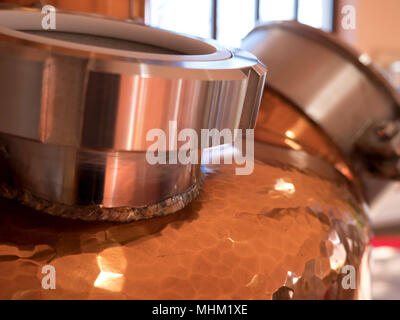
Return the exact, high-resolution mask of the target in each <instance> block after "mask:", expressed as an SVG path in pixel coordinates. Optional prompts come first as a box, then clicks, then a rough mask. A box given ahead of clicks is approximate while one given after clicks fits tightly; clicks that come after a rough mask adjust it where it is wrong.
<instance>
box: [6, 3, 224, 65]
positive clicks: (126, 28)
mask: <svg viewBox="0 0 400 320" xmlns="http://www.w3.org/2000/svg"><path fill="white" fill-rule="evenodd" d="M44 17H45V14H42V13H40V12H37V11H34V12H33V11H21V10H0V26H3V27H5V28H0V32H1V33H5V34H8V35H11V36H14V37H18V38H21V39H26V40H31V41H35V42H40V43H44V44H47V45H54V46H61V47H68V48H71V49H78V50H85V51H91V52H99V53H104V54H111V55H118V56H123V57H133V58H145V59H150V60H152V59H154V60H221V59H227V58H230V57H231V54H230V52H229V51H227V50H221V49H219V48H217V47H216V46H214V45H212V44H210V43H207V42H206V41H202V40H199V39H195V38H191V37H188V36H184V35H180V34H176V33H173V32H169V31H166V30H161V29H157V28H152V27H148V26H145V25H141V24H136V23H129V22H125V21H118V20H114V19H107V18H101V17H96V16H87V15H80V14H75V13H59V12H56V13H55V21H56V28H55V30H44V29H43V27H42V20H43V18H44ZM6 28H7V29H6ZM10 29H11V30H10Z"/></svg>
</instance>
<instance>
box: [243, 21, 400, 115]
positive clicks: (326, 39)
mask: <svg viewBox="0 0 400 320" xmlns="http://www.w3.org/2000/svg"><path fill="white" fill-rule="evenodd" d="M263 29H264V30H270V29H285V30H286V31H289V32H293V33H296V34H297V35H300V36H302V37H304V38H308V39H311V40H316V41H318V42H319V43H321V44H323V45H325V46H327V47H330V48H331V49H333V50H335V51H336V52H337V53H338V54H340V55H342V56H343V57H345V58H346V59H348V60H349V61H350V62H352V63H353V64H354V65H355V66H357V67H358V69H359V70H360V71H361V72H362V73H364V74H365V75H366V76H367V77H368V78H369V79H370V80H371V81H373V82H374V83H375V84H377V85H378V86H379V87H381V88H382V89H383V90H384V91H386V93H387V94H388V95H389V96H390V97H391V98H392V99H393V100H394V102H395V103H396V104H397V106H398V107H399V108H400V94H399V92H397V91H396V89H395V88H394V87H393V86H392V85H391V84H390V83H389V81H388V80H387V79H386V78H385V77H384V76H383V74H382V73H381V72H380V71H379V70H378V69H377V67H376V66H375V65H374V63H373V62H372V61H365V60H363V59H362V57H363V56H365V54H362V53H360V52H358V51H357V50H356V49H354V48H353V47H351V46H350V45H348V44H347V43H346V42H344V41H342V40H341V39H339V38H338V37H335V36H334V35H332V34H330V33H328V32H325V31H322V30H320V29H317V28H314V27H311V26H308V25H305V24H302V23H300V22H297V21H294V20H288V21H273V22H268V23H265V24H262V25H259V26H257V27H255V28H254V29H253V30H251V31H250V32H249V33H248V34H247V36H249V35H250V34H252V33H254V32H256V31H258V30H263ZM247 36H246V37H247ZM396 112H399V113H400V109H399V110H396Z"/></svg>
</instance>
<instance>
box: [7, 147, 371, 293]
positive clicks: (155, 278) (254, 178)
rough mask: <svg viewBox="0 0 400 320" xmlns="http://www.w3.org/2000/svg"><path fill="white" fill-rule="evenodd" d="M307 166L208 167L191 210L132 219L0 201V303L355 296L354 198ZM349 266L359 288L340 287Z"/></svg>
mask: <svg viewBox="0 0 400 320" xmlns="http://www.w3.org/2000/svg"><path fill="white" fill-rule="evenodd" d="M281 151H282V150H281ZM292 152H293V151H292ZM283 160H284V159H283ZM309 169H310V170H309V171H308V172H307V173H306V172H304V171H299V170H297V169H295V168H293V167H291V166H288V165H287V163H285V161H283V162H282V163H281V164H277V163H274V164H273V165H272V164H268V161H266V163H265V162H264V163H261V162H256V163H255V170H254V173H253V174H252V175H250V176H236V175H235V174H234V167H233V166H230V165H221V166H215V167H213V168H212V170H210V169H208V170H207V172H208V173H207V177H206V180H205V183H204V186H203V188H202V190H201V192H200V195H199V197H198V198H197V199H196V200H194V201H193V202H192V203H191V204H190V205H189V206H188V207H186V208H185V209H183V210H182V211H180V212H178V213H176V214H172V215H169V216H166V217H161V218H153V219H148V220H142V221H138V222H133V223H130V224H115V223H93V222H92V223H88V222H81V221H74V220H68V219H63V218H57V217H52V216H48V215H46V214H43V213H39V212H36V211H33V210H31V209H28V208H25V207H22V206H21V205H18V204H17V203H14V202H12V201H9V200H0V208H1V211H0V298H1V299H40V298H42V299H43V298H45V299H98V298H99V299H104V298H107V299H109V298H111V299H114V298H115V299H117V298H118V299H119V298H121V299H272V298H274V299H287V298H295V299H302V298H307V299H336V298H344V299H354V298H360V297H363V294H366V292H367V291H366V290H365V289H364V286H365V285H366V284H367V282H365V280H364V279H363V278H364V277H365V276H367V275H368V270H365V269H364V267H365V261H366V259H367V257H368V249H367V248H368V242H369V229H368V227H367V219H366V216H365V214H364V211H363V209H362V203H360V202H359V201H358V200H357V199H356V197H355V196H354V195H353V194H352V192H351V191H350V190H351V189H350V188H349V185H348V184H347V182H346V181H345V180H344V179H342V178H340V177H339V178H338V179H335V180H332V181H330V180H327V179H326V178H321V176H323V172H320V173H318V172H315V173H313V169H312V168H309ZM321 174H322V175H321ZM46 264H50V265H52V266H54V267H55V269H56V289H55V290H45V289H43V288H42V287H41V280H42V278H43V276H44V275H43V274H42V273H41V270H42V267H43V266H44V265H46ZM348 264H350V265H353V266H354V267H355V268H356V270H357V279H358V280H357V289H356V290H344V289H343V287H342V285H341V281H342V277H343V274H341V273H340V270H341V268H342V267H343V266H344V265H348Z"/></svg>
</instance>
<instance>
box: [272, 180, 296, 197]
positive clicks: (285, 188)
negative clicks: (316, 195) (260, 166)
mask: <svg viewBox="0 0 400 320" xmlns="http://www.w3.org/2000/svg"><path fill="white" fill-rule="evenodd" d="M274 189H275V190H276V191H282V192H286V193H288V194H293V193H294V192H295V191H296V188H295V186H294V184H293V183H290V182H286V181H285V180H283V179H281V178H280V179H278V180H277V181H276V183H275V186H274Z"/></svg>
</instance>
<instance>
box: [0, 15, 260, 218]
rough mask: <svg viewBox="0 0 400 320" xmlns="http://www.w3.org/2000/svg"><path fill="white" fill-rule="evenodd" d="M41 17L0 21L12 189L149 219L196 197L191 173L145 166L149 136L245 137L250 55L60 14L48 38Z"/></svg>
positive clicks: (251, 86) (251, 97) (0, 111)
mask: <svg viewBox="0 0 400 320" xmlns="http://www.w3.org/2000/svg"><path fill="white" fill-rule="evenodd" d="M42 17H43V16H42V15H41V14H40V12H38V11H34V10H33V11H32V10H28V11H27V10H0V69H1V74H0V96H1V101H0V115H1V116H0V141H1V142H2V144H3V145H4V146H5V149H6V152H7V165H6V166H7V168H6V169H4V168H3V170H7V171H8V172H10V173H11V174H10V177H9V179H8V185H9V186H10V187H15V188H16V189H18V190H25V191H26V192H28V193H30V194H32V195H33V196H34V197H39V198H40V199H42V200H44V201H52V202H54V203H59V204H62V205H68V206H72V205H76V206H93V205H97V206H102V207H104V208H121V207H131V208H144V207H152V208H155V207H157V205H158V204H160V203H163V201H165V200H167V199H173V198H174V197H177V196H179V195H181V194H185V193H187V192H188V190H194V189H196V186H199V181H200V180H201V172H200V168H199V165H196V164H189V165H179V164H177V165H169V164H168V165H150V164H149V163H147V162H146V158H145V154H146V151H147V149H148V147H149V146H150V145H151V144H153V143H154V142H153V141H150V142H149V141H147V140H146V134H147V132H148V131H149V130H151V129H155V128H156V129H161V130H163V131H164V132H168V126H169V122H170V121H175V122H176V123H177V131H178V132H179V131H180V130H182V129H186V128H190V129H193V130H195V131H196V132H197V133H199V134H200V130H201V129H212V128H217V129H219V130H222V129H226V128H227V129H236V128H243V129H244V128H251V127H254V124H255V119H256V116H257V112H258V108H259V103H260V99H261V92H262V88H263V86H264V79H265V73H266V69H265V67H264V65H262V64H261V63H259V61H258V60H257V59H256V58H255V57H254V56H253V55H251V54H249V53H247V52H244V51H242V50H232V51H229V50H226V49H223V48H220V47H218V46H217V45H216V44H215V43H213V42H209V41H204V40H200V39H196V38H190V37H187V36H183V35H179V34H175V33H172V32H167V31H164V30H160V29H155V28H151V27H148V26H144V25H141V24H137V23H128V22H125V21H117V20H115V19H107V18H99V17H98V16H90V15H79V14H74V13H63V12H58V13H57V29H56V30H55V31H48V33H50V34H51V36H49V35H48V34H42V33H41V32H42V31H41V29H40V28H41V19H42ZM24 31H26V32H24ZM52 32H53V33H52ZM57 32H61V33H64V35H62V37H64V38H63V39H64V40H60V38H62V37H61V36H59V35H56V33H57ZM65 34H67V37H72V38H79V37H81V36H82V35H83V36H85V37H102V38H107V37H108V38H116V39H118V41H127V42H130V44H129V46H133V47H135V46H136V47H137V48H139V47H140V50H139V49H138V51H134V50H133V51H132V50H125V49H114V48H109V47H106V46H102V45H93V43H92V44H91V45H86V44H82V43H79V42H80V41H66V40H65ZM103 40H104V39H103ZM103 40H102V41H103ZM105 41H107V39H105ZM160 47H161V49H162V50H161V49H160ZM143 50H144V51H146V52H144V51H143ZM165 50H167V52H169V51H172V52H179V53H180V54H170V53H164V52H166V51H165ZM178 147H179V146H178ZM166 151H171V149H168V150H166ZM172 151H176V150H172ZM200 152H201V150H200ZM189 198H190V197H189ZM154 206H155V207H154ZM178 207H179V206H177V208H178ZM155 211H157V210H155ZM154 214H155V215H156V213H154ZM113 219H114V218H113Z"/></svg>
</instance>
